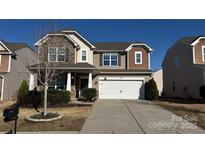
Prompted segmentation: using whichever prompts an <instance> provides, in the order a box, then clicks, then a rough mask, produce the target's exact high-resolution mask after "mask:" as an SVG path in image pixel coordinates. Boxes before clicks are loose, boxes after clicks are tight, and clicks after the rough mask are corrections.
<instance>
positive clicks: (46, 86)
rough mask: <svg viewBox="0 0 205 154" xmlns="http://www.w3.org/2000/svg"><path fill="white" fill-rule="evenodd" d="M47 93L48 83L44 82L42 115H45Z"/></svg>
mask: <svg viewBox="0 0 205 154" xmlns="http://www.w3.org/2000/svg"><path fill="white" fill-rule="evenodd" d="M47 94H48V84H47V83H46V84H45V89H44V112H43V115H44V116H46V115H47Z"/></svg>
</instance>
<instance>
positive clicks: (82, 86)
mask: <svg viewBox="0 0 205 154" xmlns="http://www.w3.org/2000/svg"><path fill="white" fill-rule="evenodd" d="M85 88H88V79H80V95H81V91H82V90H83V89H85Z"/></svg>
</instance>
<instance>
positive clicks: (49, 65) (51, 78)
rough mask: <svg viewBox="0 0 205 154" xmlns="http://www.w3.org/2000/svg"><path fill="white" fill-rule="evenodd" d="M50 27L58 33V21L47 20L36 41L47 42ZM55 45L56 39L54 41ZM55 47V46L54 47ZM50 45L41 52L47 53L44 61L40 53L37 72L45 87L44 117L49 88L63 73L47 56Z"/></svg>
mask: <svg viewBox="0 0 205 154" xmlns="http://www.w3.org/2000/svg"><path fill="white" fill-rule="evenodd" d="M49 27H52V28H51V29H52V31H53V32H57V23H56V21H55V20H54V21H52V22H48V21H47V20H45V25H43V26H42V25H41V26H40V30H39V32H36V33H35V37H36V40H37V41H38V40H40V39H42V40H41V41H42V43H44V42H46V41H47V38H44V36H45V35H46V34H47V33H48V29H49ZM53 42H54V44H55V42H56V41H55V37H54V40H53ZM54 46H55V45H54ZM48 47H49V46H48V45H47V44H46V43H44V48H43V49H44V50H41V51H40V52H45V53H46V54H45V56H46V57H44V60H40V59H41V57H40V53H38V59H39V64H38V66H37V67H38V68H37V70H36V73H37V78H38V81H39V83H40V84H41V85H42V86H44V111H43V114H44V116H46V115H47V113H48V112H47V102H48V99H47V97H48V87H49V84H51V83H52V82H55V81H56V78H57V76H58V75H59V74H61V73H62V72H63V71H62V70H58V69H56V66H57V65H58V64H57V63H55V62H50V61H49V60H47V59H48V54H47V50H48Z"/></svg>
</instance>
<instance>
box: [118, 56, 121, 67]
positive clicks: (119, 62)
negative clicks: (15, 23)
mask: <svg viewBox="0 0 205 154" xmlns="http://www.w3.org/2000/svg"><path fill="white" fill-rule="evenodd" d="M118 66H121V54H120V53H119V54H118Z"/></svg>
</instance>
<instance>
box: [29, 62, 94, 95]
mask: <svg viewBox="0 0 205 154" xmlns="http://www.w3.org/2000/svg"><path fill="white" fill-rule="evenodd" d="M39 69H41V70H43V69H45V66H44V65H43V64H36V65H32V66H30V67H29V71H30V79H29V90H34V88H35V86H34V80H35V73H37V74H38V70H39ZM48 69H50V70H51V69H52V70H55V71H56V72H60V73H57V74H56V75H55V79H53V80H52V81H50V82H49V83H48V88H49V89H58V90H68V91H70V92H71V98H72V99H74V98H78V97H79V96H80V95H81V92H82V90H83V89H85V88H93V78H95V77H96V74H97V72H98V71H97V69H96V68H95V67H94V66H92V65H90V64H88V63H78V64H68V63H58V64H55V65H53V64H52V65H50V66H48ZM42 88H43V86H42V85H41V84H40V83H38V84H37V89H38V90H40V89H42Z"/></svg>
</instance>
